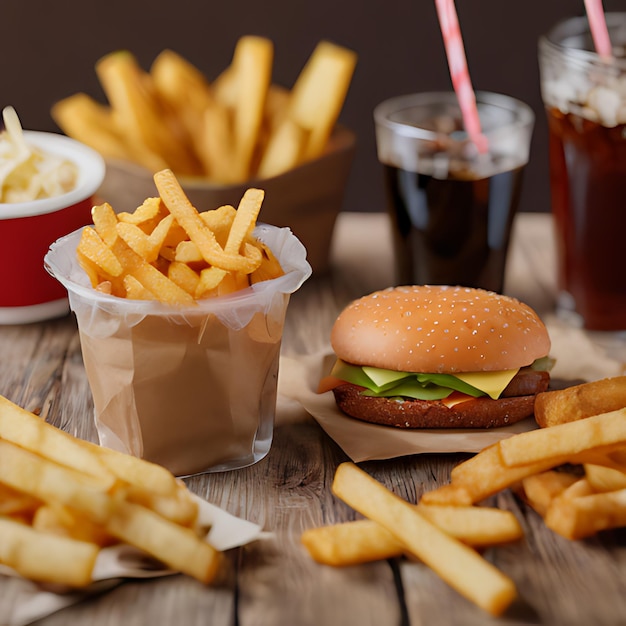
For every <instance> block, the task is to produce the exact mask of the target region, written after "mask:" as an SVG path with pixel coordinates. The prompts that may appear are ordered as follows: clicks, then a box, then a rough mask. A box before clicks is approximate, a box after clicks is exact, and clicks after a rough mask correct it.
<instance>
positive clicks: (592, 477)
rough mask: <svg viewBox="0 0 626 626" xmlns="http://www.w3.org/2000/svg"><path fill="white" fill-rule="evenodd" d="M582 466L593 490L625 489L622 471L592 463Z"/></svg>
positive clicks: (625, 480)
mask: <svg viewBox="0 0 626 626" xmlns="http://www.w3.org/2000/svg"><path fill="white" fill-rule="evenodd" d="M583 467H584V470H585V477H586V478H587V481H588V482H589V484H590V485H591V486H592V487H593V489H594V491H599V492H603V491H619V490H620V489H626V474H625V473H624V472H623V471H621V470H619V469H615V468H614V467H606V466H603V465H596V464H594V463H585V464H584V466H583Z"/></svg>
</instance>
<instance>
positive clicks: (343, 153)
mask: <svg viewBox="0 0 626 626" xmlns="http://www.w3.org/2000/svg"><path fill="white" fill-rule="evenodd" d="M355 147H356V137H355V135H354V133H353V132H352V131H350V130H348V129H347V128H344V127H337V129H336V130H335V132H334V134H333V136H332V137H331V140H330V142H329V146H328V148H327V150H326V152H325V153H324V154H323V155H322V156H321V157H319V158H318V159H315V160H314V161H310V162H308V163H304V164H302V165H300V166H298V167H296V168H294V169H292V170H290V171H288V172H285V173H284V174H281V175H279V176H275V177H273V178H267V179H251V180H249V181H246V182H245V183H243V184H238V185H227V186H220V185H214V184H210V183H207V182H205V181H203V180H201V179H186V178H184V177H178V180H179V182H180V183H181V185H182V187H183V189H184V191H185V193H186V194H187V197H188V198H189V200H190V201H191V202H192V204H193V205H194V206H195V207H196V208H197V209H198V211H206V210H210V209H215V208H217V207H219V206H221V205H223V204H232V205H233V206H235V207H236V206H237V205H238V203H239V201H240V200H241V197H242V196H243V194H244V192H245V190H246V189H248V188H250V187H257V188H260V189H263V190H265V199H264V201H263V206H262V208H261V213H260V216H259V221H261V222H264V223H266V224H272V225H274V226H279V227H289V228H291V230H292V231H293V233H294V235H295V236H296V237H297V238H298V239H299V240H300V241H301V242H302V244H303V245H304V247H305V248H306V250H307V260H308V261H309V263H310V264H311V267H312V269H313V273H314V274H316V275H319V274H323V273H325V272H327V271H328V270H329V269H330V266H329V252H330V247H331V243H332V235H333V230H334V227H335V221H336V219H337V215H338V214H339V211H340V210H341V208H342V204H343V199H344V193H345V189H346V184H347V182H348V177H349V174H350V170H351V167H352V161H353V158H354V153H355ZM156 195H158V193H157V190H156V188H155V186H154V181H153V180H152V174H151V173H150V172H149V171H148V170H146V169H144V168H142V167H140V166H138V165H135V164H134V163H129V162H125V161H114V160H111V159H108V160H107V173H106V176H105V179H104V182H103V184H102V186H101V187H100V189H99V191H98V196H99V197H101V198H102V199H103V200H106V201H107V202H108V203H109V204H110V205H111V206H112V207H113V209H114V210H115V211H117V212H121V211H129V212H132V211H134V210H135V208H136V207H138V206H139V205H140V204H141V203H142V202H143V201H144V200H145V199H146V198H149V197H154V196H156Z"/></svg>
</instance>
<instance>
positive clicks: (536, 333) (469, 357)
mask: <svg viewBox="0 0 626 626" xmlns="http://www.w3.org/2000/svg"><path fill="white" fill-rule="evenodd" d="M331 345H332V347H333V350H334V351H335V354H336V355H337V356H338V357H339V358H340V359H341V360H343V361H346V362H347V363H352V364H353V365H369V366H373V367H381V368H384V369H390V370H395V371H400V372H429V373H441V374H443V373H455V372H478V371H495V370H505V369H513V368H516V367H523V366H525V365H530V364H531V363H532V362H533V361H534V360H535V359H537V358H540V357H544V356H547V354H548V352H549V350H550V337H549V336H548V331H547V330H546V327H545V326H544V324H543V322H542V321H541V320H540V319H539V317H538V316H537V314H536V313H535V311H533V310H532V309H531V308H530V307H529V306H528V305H526V304H524V303H522V302H519V301H518V300H516V299H515V298H510V297H508V296H502V295H499V294H496V293H493V292H491V291H484V290H482V289H473V288H469V287H448V286H414V287H395V288H389V289H385V290H382V291H376V292H374V293H372V294H370V295H367V296H364V297H362V298H360V299H358V300H355V301H354V302H352V304H350V305H349V306H348V307H346V308H345V309H344V310H343V311H342V313H341V314H340V315H339V317H338V318H337V320H336V322H335V324H334V326H333V329H332V332H331Z"/></svg>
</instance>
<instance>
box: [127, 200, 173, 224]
mask: <svg viewBox="0 0 626 626" xmlns="http://www.w3.org/2000/svg"><path fill="white" fill-rule="evenodd" d="M166 215H167V209H166V208H165V206H164V205H163V202H162V200H161V198H146V199H145V200H144V201H143V202H142V203H141V205H140V206H138V207H137V208H136V209H135V210H134V211H133V212H132V213H127V212H126V211H122V212H120V213H118V214H117V219H118V220H119V221H120V222H126V223H128V224H135V225H137V226H141V227H142V228H144V231H145V232H150V231H151V230H152V229H153V228H154V227H155V226H156V224H158V223H159V221H160V220H161V219H162V218H164V217H165V216H166Z"/></svg>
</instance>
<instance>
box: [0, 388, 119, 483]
mask: <svg viewBox="0 0 626 626" xmlns="http://www.w3.org/2000/svg"><path fill="white" fill-rule="evenodd" d="M0 440H3V441H4V442H11V443H14V444H15V445H17V446H20V447H21V448H24V449H25V450H30V451H31V452H34V453H37V454H45V456H46V457H47V458H49V459H52V460H53V461H55V462H57V463H60V464H63V465H66V466H68V467H70V468H73V469H75V470H78V471H80V472H84V473H85V474H88V475H90V476H96V477H98V478H100V479H101V480H106V484H107V485H108V486H109V487H112V486H113V485H114V483H115V475H114V474H113V472H112V471H111V470H109V469H108V468H107V467H106V465H105V464H104V463H103V462H102V461H101V460H100V459H99V458H97V457H95V456H94V455H92V454H89V453H88V452H87V451H86V450H84V448H83V445H82V443H81V442H80V440H78V439H76V438H74V437H71V436H70V435H68V434H67V433H66V432H64V431H62V430H59V429H58V428H54V426H52V425H51V424H48V423H47V422H46V421H45V420H43V419H41V418H39V417H37V416H36V415H33V414H32V413H30V412H29V411H26V410H25V409H23V408H22V407H20V406H18V405H17V404H14V403H13V402H11V401H10V400H7V399H6V398H4V397H3V396H0Z"/></svg>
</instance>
